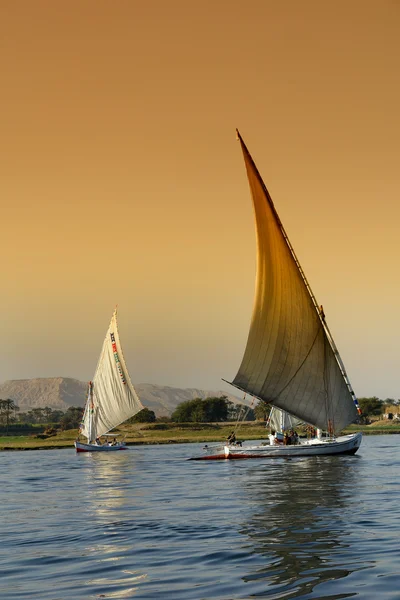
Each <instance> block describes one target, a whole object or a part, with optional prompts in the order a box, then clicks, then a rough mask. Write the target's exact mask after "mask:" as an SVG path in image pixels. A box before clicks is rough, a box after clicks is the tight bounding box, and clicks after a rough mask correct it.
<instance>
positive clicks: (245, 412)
mask: <svg viewBox="0 0 400 600" xmlns="http://www.w3.org/2000/svg"><path fill="white" fill-rule="evenodd" d="M245 400H246V392H245V394H244V396H243V404H244V403H245ZM254 400H255V397H254V396H253V399H252V401H251V402H250V404H249V406H247V408H246V410H243V409H244V406H241V407H240V410H239V412H238V416H237V419H236V423H235V426H234V428H233V431H234V433H235V435H236V432H237V431H238V430H239V429H240V427H241V425H243V423H244V421H245V420H246V417H247V415H248V414H249V412H250V410H252V408H253V404H254ZM242 415H243V417H242V418H241V416H242Z"/></svg>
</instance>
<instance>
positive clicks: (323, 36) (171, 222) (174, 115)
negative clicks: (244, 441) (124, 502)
mask: <svg viewBox="0 0 400 600" xmlns="http://www.w3.org/2000/svg"><path fill="white" fill-rule="evenodd" d="M399 31H400V2H398V1H395V0H374V1H373V0H336V1H335V2H328V1H327V2H321V0H302V1H301V2H299V1H297V0H292V1H289V0H279V1H278V0H274V1H271V0H247V1H246V2H243V1H242V0H240V1H236V0H193V1H190V0H168V2H167V1H164V0H153V1H151V0H149V1H148V2H142V1H140V2H139V1H136V0H113V1H111V0H34V1H33V0H2V2H1V5H0V44H1V52H0V57H1V58H0V60H1V63H0V68H1V111H0V153H1V156H0V174H1V177H0V186H1V220H0V223H1V236H0V249H1V256H2V273H1V279H0V281H1V292H0V308H1V314H2V315H3V324H2V330H3V343H2V344H1V350H0V381H4V380H6V379H21V378H30V377H52V376H65V377H76V378H78V379H82V380H87V379H90V378H91V377H92V376H93V373H94V369H95V366H96V363H97V359H98V355H99V352H100V348H101V344H102V342H103V338H104V335H105V332H106V329H107V326H108V323H109V319H110V318H111V315H112V312H113V308H114V305H115V304H118V306H119V322H120V335H121V340H122V343H123V348H124V354H125V358H126V361H127V364H128V366H129V370H130V374H131V378H132V380H133V381H134V382H149V383H158V384H165V385H176V386H180V387H188V386H196V387H202V388H208V389H215V390H216V389H225V390H229V391H231V392H233V393H235V390H234V388H230V387H229V386H227V385H226V384H224V383H223V382H221V378H222V377H223V378H226V379H232V378H233V377H234V376H235V374H236V371H237V369H238V367H239V364H240V361H241V358H242V354H243V351H244V347H245V343H246V339H247V333H248V327H249V323H250V317H251V311H252V304H253V293H254V274H255V256H256V255H255V231H254V222H253V209H252V206H251V200H250V195H249V190H248V184H247V179H246V173H245V168H244V164H243V158H242V154H241V150H240V146H239V143H238V142H237V141H236V140H235V128H236V127H238V128H239V130H240V132H241V134H242V136H243V138H244V140H245V142H246V144H247V146H248V148H249V150H250V152H251V153H252V155H253V158H254V160H255V162H256V164H257V166H258V168H259V170H260V172H261V174H262V176H263V178H264V181H265V183H266V185H267V187H268V188H269V191H270V193H271V195H272V198H273V200H274V202H275V206H276V208H277V210H278V212H279V214H280V216H281V219H282V221H283V223H284V226H285V228H286V231H287V233H288V235H289V237H290V239H291V242H292V244H293V246H294V248H295V250H296V253H297V255H298V258H299V259H300V262H301V263H302V266H303V268H304V270H305V273H306V275H307V277H308V279H309V281H310V283H311V286H312V288H313V291H314V293H315V295H316V297H317V300H318V302H320V303H322V304H323V305H324V309H325V313H326V316H327V321H328V323H329V325H330V328H331V331H332V333H333V335H334V337H335V341H336V343H337V346H338V348H339V350H340V352H341V354H342V358H343V360H344V362H345V365H346V368H347V371H348V374H349V377H350V380H351V382H352V384H353V387H354V388H355V391H356V393H357V394H358V395H359V396H365V395H377V396H379V397H381V398H386V397H394V398H399V397H400V377H399V340H400V313H399V296H400V274H399V267H398V260H399V255H400V237H399V221H400V206H399V197H400V169H399V147H400V120H399V107H400V78H399V62H400V35H399Z"/></svg>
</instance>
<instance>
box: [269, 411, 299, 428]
mask: <svg viewBox="0 0 400 600" xmlns="http://www.w3.org/2000/svg"><path fill="white" fill-rule="evenodd" d="M303 422H304V421H301V419H298V418H297V417H294V416H293V415H290V414H289V413H288V412H285V411H284V410H280V409H279V408H275V407H272V409H271V412H270V415H269V417H268V421H267V426H268V427H270V428H271V429H273V430H275V431H280V432H284V431H288V430H290V429H294V428H295V427H297V426H298V425H300V423H303Z"/></svg>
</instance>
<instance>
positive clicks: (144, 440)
mask: <svg viewBox="0 0 400 600" xmlns="http://www.w3.org/2000/svg"><path fill="white" fill-rule="evenodd" d="M235 425H236V424H235V423H141V424H135V425H122V426H121V427H119V428H118V429H117V430H116V432H118V433H121V434H122V435H124V436H125V441H126V443H127V445H128V446H141V445H147V444H184V443H191V442H193V443H195V442H198V443H210V442H222V441H224V440H226V439H227V437H228V435H229V434H230V433H231V432H232V431H233V430H234V429H235ZM235 431H236V437H237V438H238V439H240V440H260V439H264V438H266V437H267V432H266V429H265V424H264V423H263V422H259V421H255V422H246V423H242V424H241V425H240V426H239V427H238V428H236V430H235ZM355 431H362V432H363V434H364V435H378V434H379V435H382V434H399V433H400V424H396V423H393V421H376V422H374V423H372V424H371V425H353V426H351V427H349V428H347V429H346V430H345V433H351V432H355ZM77 435H78V431H77V430H76V429H70V430H68V431H63V432H59V433H57V434H56V435H51V436H45V435H44V434H39V435H27V436H1V437H0V450H51V449H55V448H71V447H73V445H74V440H75V439H76V437H77Z"/></svg>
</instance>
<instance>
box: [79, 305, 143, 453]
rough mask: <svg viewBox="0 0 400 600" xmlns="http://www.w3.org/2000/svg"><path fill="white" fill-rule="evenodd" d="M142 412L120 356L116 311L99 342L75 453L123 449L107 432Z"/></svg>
mask: <svg viewBox="0 0 400 600" xmlns="http://www.w3.org/2000/svg"><path fill="white" fill-rule="evenodd" d="M142 409H143V405H142V403H141V402H140V400H139V397H138V395H137V393H136V391H135V388H134V387H133V385H132V382H131V379H130V377H129V373H128V369H127V367H126V364H125V360H124V356H123V354H122V349H121V343H120V340H119V334H118V325H117V309H115V310H114V313H113V316H112V318H111V321H110V325H109V327H108V329H107V333H106V337H105V339H104V342H103V347H102V350H101V354H100V358H99V361H98V364H97V368H96V372H95V375H94V377H93V380H92V381H90V382H89V385H88V393H87V399H86V405H85V410H84V413H83V418H82V423H81V427H80V432H79V436H80V435H82V436H83V437H86V439H87V442H81V441H80V440H79V436H78V439H77V440H75V448H76V451H77V452H114V451H116V450H125V449H126V448H127V447H126V445H125V443H124V441H123V440H119V439H118V436H117V435H116V434H115V433H112V434H110V433H109V432H110V431H111V430H112V429H114V428H115V427H117V426H118V425H120V424H121V423H123V422H124V421H126V420H127V419H129V418H130V417H133V416H134V415H135V414H136V413H138V412H139V411H141V410H142Z"/></svg>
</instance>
